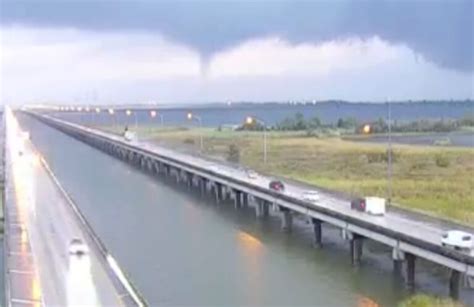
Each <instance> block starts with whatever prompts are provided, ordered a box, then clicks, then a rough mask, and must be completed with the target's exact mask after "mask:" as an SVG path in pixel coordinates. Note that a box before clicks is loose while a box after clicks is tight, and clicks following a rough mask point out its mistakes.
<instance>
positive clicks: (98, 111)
mask: <svg viewBox="0 0 474 307" xmlns="http://www.w3.org/2000/svg"><path fill="white" fill-rule="evenodd" d="M95 113H97V118H100V116H99V113H100V108H95ZM92 114H93V115H94V120H93V121H95V114H94V113H92ZM98 122H99V120H97V123H96V125H97V126H99V125H98V124H99V123H98Z"/></svg>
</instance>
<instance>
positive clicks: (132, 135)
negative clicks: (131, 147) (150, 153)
mask: <svg viewBox="0 0 474 307" xmlns="http://www.w3.org/2000/svg"><path fill="white" fill-rule="evenodd" d="M123 137H124V138H125V140H126V141H128V142H134V141H136V140H137V135H136V134H135V133H134V132H131V131H125V133H124V134H123Z"/></svg>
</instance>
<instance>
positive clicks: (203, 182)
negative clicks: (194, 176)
mask: <svg viewBox="0 0 474 307" xmlns="http://www.w3.org/2000/svg"><path fill="white" fill-rule="evenodd" d="M206 185H207V183H206V179H205V178H202V177H201V178H199V177H198V186H199V193H200V194H201V196H204V195H205V193H206Z"/></svg>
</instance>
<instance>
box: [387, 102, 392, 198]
mask: <svg viewBox="0 0 474 307" xmlns="http://www.w3.org/2000/svg"><path fill="white" fill-rule="evenodd" d="M387 107H388V169H387V176H388V178H387V180H388V181H387V185H388V186H387V190H388V197H387V198H388V204H389V205H391V203H392V107H391V104H390V100H388V101H387Z"/></svg>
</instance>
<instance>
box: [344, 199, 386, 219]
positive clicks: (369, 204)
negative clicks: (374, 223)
mask: <svg viewBox="0 0 474 307" xmlns="http://www.w3.org/2000/svg"><path fill="white" fill-rule="evenodd" d="M351 209H353V210H357V211H362V212H366V213H368V214H372V215H384V214H385V199H384V198H380V197H374V196H370V197H364V198H356V199H354V200H352V202H351Z"/></svg>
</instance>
